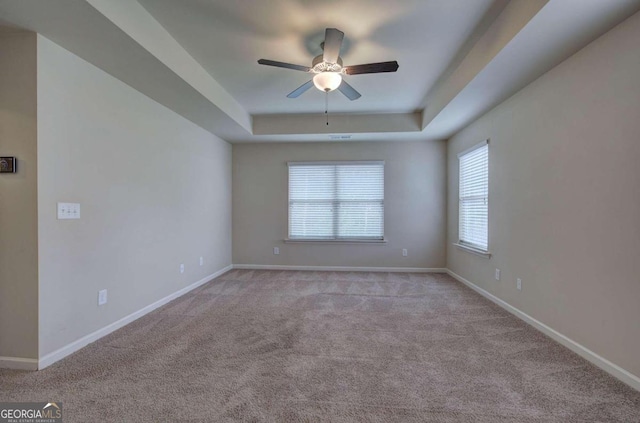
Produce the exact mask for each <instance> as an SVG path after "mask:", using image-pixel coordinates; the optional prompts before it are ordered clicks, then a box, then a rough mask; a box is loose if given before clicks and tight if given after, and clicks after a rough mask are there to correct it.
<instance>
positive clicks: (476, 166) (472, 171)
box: [458, 141, 489, 251]
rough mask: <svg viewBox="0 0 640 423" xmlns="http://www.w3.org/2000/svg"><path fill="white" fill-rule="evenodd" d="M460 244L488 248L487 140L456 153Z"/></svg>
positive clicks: (484, 249) (483, 249)
mask: <svg viewBox="0 0 640 423" xmlns="http://www.w3.org/2000/svg"><path fill="white" fill-rule="evenodd" d="M458 160H459V162H460V163H459V164H460V187H459V196H460V203H459V212H458V213H459V214H458V219H459V222H458V224H459V227H458V234H459V237H460V241H459V244H461V245H465V246H468V247H471V248H475V249H478V250H481V251H488V249H489V245H488V244H489V239H488V238H489V145H488V142H487V141H484V142H482V143H480V144H479V145H477V146H475V147H472V148H471V149H469V150H467V151H465V152H463V153H461V154H459V155H458Z"/></svg>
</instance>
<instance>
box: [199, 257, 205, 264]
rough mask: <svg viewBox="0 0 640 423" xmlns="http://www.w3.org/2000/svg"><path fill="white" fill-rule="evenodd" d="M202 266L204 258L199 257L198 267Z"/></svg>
mask: <svg viewBox="0 0 640 423" xmlns="http://www.w3.org/2000/svg"><path fill="white" fill-rule="evenodd" d="M203 265H204V257H200V266H203Z"/></svg>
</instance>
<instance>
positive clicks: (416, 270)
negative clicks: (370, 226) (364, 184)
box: [233, 264, 447, 273]
mask: <svg viewBox="0 0 640 423" xmlns="http://www.w3.org/2000/svg"><path fill="white" fill-rule="evenodd" d="M233 268H234V269H245V270H310V271H326V272H399V273H400V272H405V273H447V269H445V268H440V267H433V268H431V267H351V266H281V265H272V264H234V265H233Z"/></svg>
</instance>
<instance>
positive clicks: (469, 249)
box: [453, 242, 491, 259]
mask: <svg viewBox="0 0 640 423" xmlns="http://www.w3.org/2000/svg"><path fill="white" fill-rule="evenodd" d="M453 245H455V246H456V247H458V248H460V249H461V250H464V251H467V252H469V253H471V254H475V255H477V256H480V257H484V258H487V259H488V258H491V253H490V252H489V251H483V250H479V249H477V248H473V247H470V246H468V245H464V244H460V243H457V242H454V243H453Z"/></svg>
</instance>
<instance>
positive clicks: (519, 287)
mask: <svg viewBox="0 0 640 423" xmlns="http://www.w3.org/2000/svg"><path fill="white" fill-rule="evenodd" d="M516 287H517V288H518V291H522V279H520V278H518V280H517V281H516Z"/></svg>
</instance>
